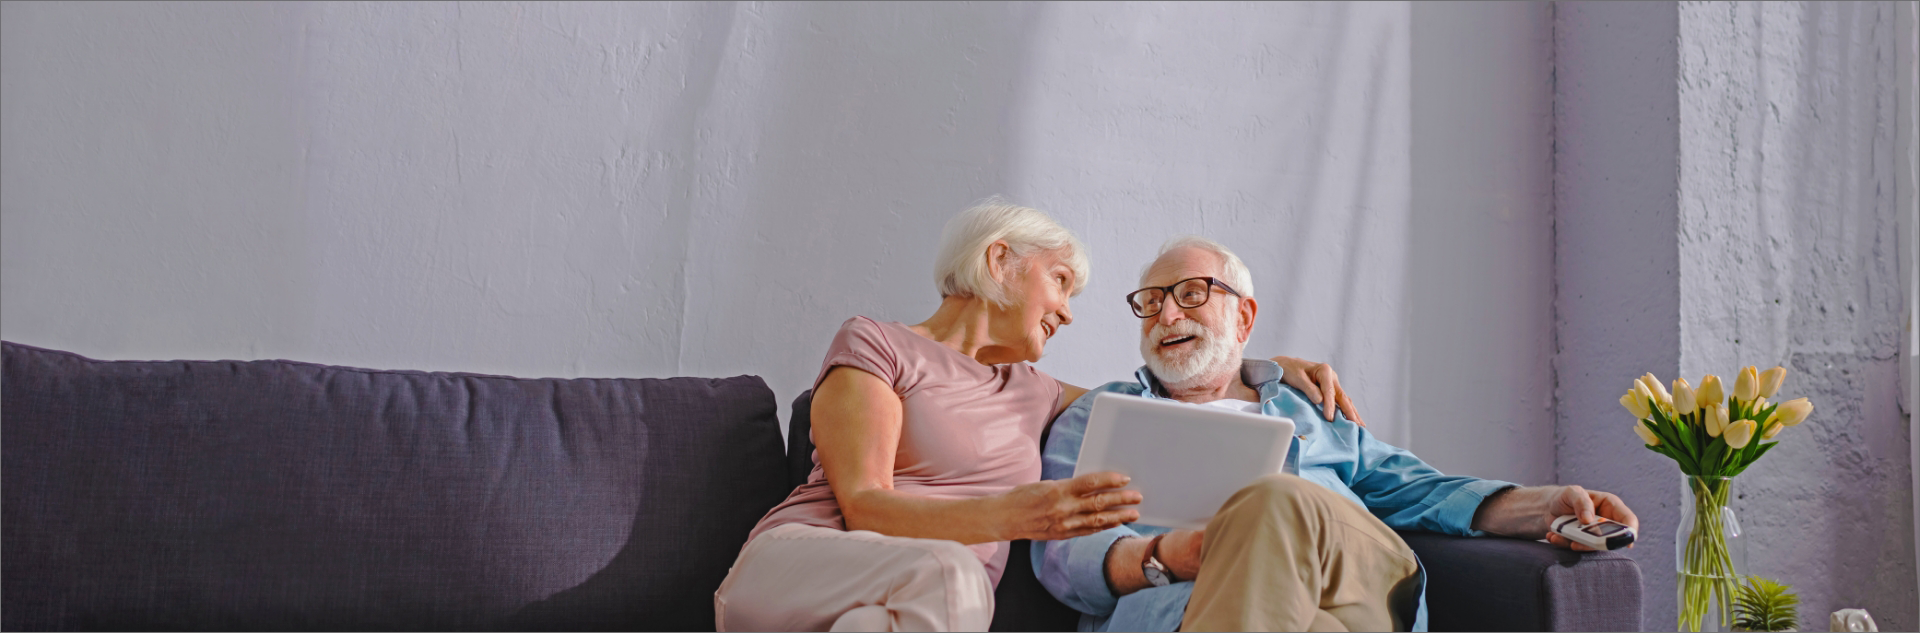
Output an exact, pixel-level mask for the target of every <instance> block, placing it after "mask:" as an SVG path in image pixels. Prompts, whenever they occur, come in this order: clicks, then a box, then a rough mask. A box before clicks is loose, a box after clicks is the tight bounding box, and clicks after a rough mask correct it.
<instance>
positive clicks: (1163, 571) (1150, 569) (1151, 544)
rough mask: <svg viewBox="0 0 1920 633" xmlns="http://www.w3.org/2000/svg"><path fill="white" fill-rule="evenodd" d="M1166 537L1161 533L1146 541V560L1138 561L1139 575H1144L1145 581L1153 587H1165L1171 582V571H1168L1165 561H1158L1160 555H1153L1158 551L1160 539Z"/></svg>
mask: <svg viewBox="0 0 1920 633" xmlns="http://www.w3.org/2000/svg"><path fill="white" fill-rule="evenodd" d="M1166 537H1167V535H1165V534H1161V535H1157V536H1155V537H1153V540H1151V541H1147V558H1146V560H1143V561H1140V573H1141V575H1144V576H1146V577H1147V582H1148V583H1151V584H1152V585H1153V586H1155V587H1165V586H1167V585H1171V584H1173V572H1171V571H1168V570H1167V565H1166V563H1162V562H1160V557H1158V556H1155V555H1154V553H1155V552H1159V551H1160V539H1163V538H1166Z"/></svg>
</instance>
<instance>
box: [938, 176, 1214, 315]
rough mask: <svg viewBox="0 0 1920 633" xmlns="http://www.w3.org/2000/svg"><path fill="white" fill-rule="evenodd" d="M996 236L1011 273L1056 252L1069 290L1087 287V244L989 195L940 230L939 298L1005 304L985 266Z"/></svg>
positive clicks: (999, 286) (1026, 209)
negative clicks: (1004, 248)
mask: <svg viewBox="0 0 1920 633" xmlns="http://www.w3.org/2000/svg"><path fill="white" fill-rule="evenodd" d="M999 240H1006V241H1007V247H1008V249H1009V250H1011V251H1012V261H1010V262H1009V264H1011V266H1010V267H1009V268H1008V269H1007V272H1008V273H1009V274H1012V273H1018V272H1020V271H1022V270H1025V268H1026V260H1027V258H1029V257H1031V256H1033V255H1036V254H1039V253H1043V252H1049V251H1059V252H1060V261H1062V262H1064V263H1065V264H1066V265H1067V268H1068V269H1071V270H1072V271H1073V289H1072V292H1071V294H1072V295H1078V294H1080V291H1081V290H1085V289H1086V287H1087V248H1086V246H1085V245H1083V244H1081V243H1080V238H1077V237H1074V236H1073V232H1072V231H1068V230H1067V228H1066V227H1064V226H1060V223H1059V222H1055V221H1053V218H1052V217H1049V216H1047V214H1046V213H1045V212H1043V211H1040V210H1039V209H1033V208H1029V207H1023V206H1019V205H1014V204H1009V203H1008V202H1007V201H1005V200H1002V199H1000V198H999V197H993V198H988V199H986V200H984V201H981V202H980V204H977V205H974V207H973V208H971V209H967V210H965V211H961V212H960V214H959V215H957V216H954V218H953V219H952V220H949V221H948V222H947V228H946V230H943V231H941V232H940V253H939V255H937V256H935V258H934V260H933V285H934V287H935V288H937V289H939V291H940V297H941V298H946V297H949V296H961V297H979V298H981V299H986V300H987V301H991V302H993V303H995V304H999V305H1007V296H1006V291H1005V289H1004V288H1003V287H1002V284H1001V283H999V282H995V281H994V280H993V275H991V274H989V273H988V270H987V247H988V246H990V245H992V244H993V243H994V242H996V241H999ZM1229 283H1231V282H1229Z"/></svg>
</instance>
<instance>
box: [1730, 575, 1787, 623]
mask: <svg viewBox="0 0 1920 633" xmlns="http://www.w3.org/2000/svg"><path fill="white" fill-rule="evenodd" d="M1792 589H1793V588H1792V587H1789V586H1787V585H1783V584H1780V583H1777V582H1774V581H1771V580H1767V579H1765V578H1761V577H1759V576H1747V578H1746V583H1745V584H1742V585H1741V586H1740V591H1739V594H1738V595H1737V596H1735V597H1734V599H1733V630H1735V631H1796V630H1799V629H1798V627H1799V625H1800V612H1799V607H1798V605H1799V604H1800V596H1797V595H1794V593H1793V591H1792Z"/></svg>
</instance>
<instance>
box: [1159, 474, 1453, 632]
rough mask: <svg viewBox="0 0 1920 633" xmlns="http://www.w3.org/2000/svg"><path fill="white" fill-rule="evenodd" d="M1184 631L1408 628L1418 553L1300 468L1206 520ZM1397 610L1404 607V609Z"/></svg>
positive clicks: (1263, 482) (1243, 494)
mask: <svg viewBox="0 0 1920 633" xmlns="http://www.w3.org/2000/svg"><path fill="white" fill-rule="evenodd" d="M1200 556H1201V558H1200V560H1201V565H1200V577H1199V578H1196V579H1194V583H1193V598H1192V600H1191V601H1189V602H1188V603H1187V612H1186V615H1185V617H1184V619H1182V620H1181V623H1180V630H1182V631H1405V630H1408V629H1409V628H1410V627H1412V626H1413V622H1412V621H1410V620H1407V619H1405V617H1403V616H1402V614H1403V613H1404V614H1407V616H1406V617H1411V613H1412V609H1411V607H1410V605H1412V604H1413V601H1414V600H1417V599H1418V596H1417V595H1416V592H1417V591H1418V590H1419V586H1418V583H1417V582H1415V577H1416V576H1417V574H1418V572H1419V563H1418V562H1416V560H1415V558H1414V555H1413V550H1412V549H1410V548H1408V547H1407V544H1406V542H1405V541H1402V540H1400V536H1399V535H1398V534H1394V533H1393V530H1392V529H1389V528H1388V527H1387V526H1386V524H1384V523H1381V522H1380V519H1378V518H1375V517H1374V516H1373V514H1371V513H1369V512H1367V510H1366V509H1365V508H1362V507H1360V505H1359V504H1357V503H1354V502H1353V501H1352V500H1349V499H1347V498H1345V497H1342V496H1340V495H1339V494H1338V493H1335V492H1333V491H1331V490H1328V489H1326V487H1324V486H1321V485H1319V484H1316V483H1313V482H1311V481H1307V480H1305V479H1301V478H1299V477H1297V476H1294V475H1269V476H1266V477H1262V478H1260V479H1259V480H1258V481H1256V482H1254V484H1253V485H1250V486H1247V487H1246V488H1243V489H1241V490H1240V492H1238V493H1235V494H1234V495H1233V498H1232V499H1229V500H1228V501H1227V503H1226V504H1225V505H1223V506H1221V508H1220V513H1219V514H1217V515H1215V516H1214V517H1213V520H1212V521H1210V522H1208V523H1207V536H1206V539H1205V540H1204V541H1202V543H1201V554H1200ZM1396 607H1398V608H1396Z"/></svg>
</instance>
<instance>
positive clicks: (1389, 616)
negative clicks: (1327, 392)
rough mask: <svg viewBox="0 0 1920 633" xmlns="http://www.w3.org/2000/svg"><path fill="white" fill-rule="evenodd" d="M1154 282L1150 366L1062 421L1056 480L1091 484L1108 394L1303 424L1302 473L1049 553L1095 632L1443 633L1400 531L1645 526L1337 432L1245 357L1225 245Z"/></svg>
mask: <svg viewBox="0 0 1920 633" xmlns="http://www.w3.org/2000/svg"><path fill="white" fill-rule="evenodd" d="M1141 285H1142V286H1144V287H1143V288H1141V289H1140V290H1137V291H1135V292H1133V293H1131V294H1129V295H1128V296H1127V301H1128V303H1129V304H1131V305H1132V307H1133V312H1134V315H1135V316H1138V317H1140V353H1141V356H1143V357H1144V358H1145V359H1146V366H1145V367H1142V368H1140V369H1139V370H1138V371H1136V372H1135V373H1134V380H1131V381H1119V382H1112V383H1108V384H1106V385H1104V386H1102V387H1100V388H1099V389H1095V390H1093V391H1092V392H1089V393H1088V394H1086V396H1084V397H1082V398H1080V399H1078V400H1076V401H1075V402H1074V404H1073V405H1072V406H1071V407H1069V408H1068V409H1067V410H1066V411H1065V412H1063V413H1061V414H1060V417H1059V418H1058V419H1057V420H1056V421H1055V422H1054V425H1053V429H1052V430H1051V431H1050V432H1049V436H1048V440H1047V443H1046V447H1045V455H1044V461H1043V476H1044V477H1045V478H1047V479H1064V478H1068V477H1071V476H1072V475H1073V469H1074V460H1076V459H1077V458H1078V456H1079V454H1080V444H1081V441H1082V440H1083V439H1084V437H1085V434H1086V424H1087V414H1088V412H1089V410H1090V409H1091V408H1092V406H1093V396H1094V394H1096V393H1099V392H1103V391H1111V392H1118V393H1124V394H1129V395H1139V396H1145V397H1149V398H1166V399H1172V400H1176V401H1179V402H1186V403H1190V404H1193V405H1196V406H1215V407H1222V408H1226V409H1232V410H1239V411H1250V412H1259V413H1264V414H1266V415H1274V416H1285V417H1289V418H1292V419H1293V420H1294V422H1295V424H1296V425H1297V427H1296V430H1295V433H1297V435H1296V436H1295V438H1294V440H1293V447H1292V451H1291V452H1290V453H1289V454H1288V457H1287V464H1286V467H1285V469H1284V471H1285V472H1284V473H1280V474H1275V475H1269V476H1267V477H1262V478H1261V479H1259V480H1258V481H1255V482H1253V483H1252V485H1249V486H1247V487H1246V488H1244V489H1242V490H1240V491H1239V492H1238V493H1236V494H1235V495H1234V496H1233V497H1232V498H1231V499H1230V500H1228V501H1227V503H1226V504H1225V505H1223V506H1221V508H1220V512H1219V513H1218V514H1217V515H1215V516H1214V518H1213V519H1212V521H1210V522H1208V524H1207V527H1206V529H1205V530H1198V531H1196V530H1168V529H1166V528H1163V527H1158V526H1150V525H1139V524H1133V525H1125V526H1120V527H1116V528H1112V529H1109V530H1107V531H1104V532H1100V533H1097V534H1093V535H1090V536H1083V537H1079V538H1074V539H1069V540H1064V541H1036V542H1034V544H1033V564H1034V567H1035V571H1036V572H1037V573H1038V575H1039V577H1040V581H1041V583H1042V584H1044V585H1046V587H1047V589H1048V590H1049V591H1051V592H1052V593H1053V595H1054V597H1056V598H1059V599H1060V600H1061V601H1062V602H1064V603H1066V604H1067V605H1069V606H1072V607H1073V608H1075V609H1077V610H1079V611H1080V612H1081V613H1082V614H1084V615H1083V616H1082V618H1081V630H1092V631H1108V630H1117V631H1172V630H1175V627H1179V628H1180V630H1186V631H1232V630H1248V631H1342V630H1351V631H1385V630H1396V631H1404V630H1416V631H1418V630H1425V628H1426V605H1425V598H1424V591H1425V574H1424V573H1423V572H1422V571H1421V569H1420V564H1419V561H1418V560H1417V559H1416V558H1415V557H1414V553H1413V551H1412V550H1411V549H1409V548H1408V547H1407V545H1406V543H1405V542H1403V541H1401V540H1400V537H1399V536H1398V535H1397V534H1395V533H1394V529H1396V528H1397V529H1416V530H1429V531H1434V532H1441V533H1446V534H1457V535H1466V536H1485V535H1497V536H1508V537H1515V538H1527V539H1539V538H1542V537H1546V538H1547V539H1548V540H1549V541H1550V542H1553V543H1555V544H1556V545H1560V546H1562V547H1568V546H1571V547H1574V548H1576V549H1586V548H1585V547H1584V546H1580V545H1577V544H1572V543H1569V542H1567V541H1566V540H1565V539H1562V538H1561V537H1560V536H1558V535H1550V534H1549V533H1548V530H1547V525H1548V522H1550V521H1551V520H1553V519H1554V518H1555V517H1558V516H1564V515H1569V514H1571V515H1577V516H1579V517H1580V519H1581V520H1582V522H1584V523H1592V522H1594V521H1597V520H1598V519H1599V517H1606V518H1610V519H1613V520H1615V521H1619V522H1621V523H1625V524H1627V525H1631V526H1634V527H1636V528H1637V527H1638V524H1639V521H1638V519H1636V518H1635V517H1634V515H1633V512H1632V511H1631V510H1629V509H1628V508H1627V506H1626V504H1625V503H1622V502H1621V500H1620V498H1619V497H1616V496H1614V495H1611V494H1608V493H1604V492H1596V491H1589V490H1585V489H1582V488H1581V487H1579V486H1539V487H1519V486H1516V485H1514V484H1510V483H1507V482H1502V481H1493V480H1486V479H1477V478H1474V477H1461V476H1448V475H1443V474H1441V473H1440V472H1439V471H1437V470H1434V469H1433V467H1431V466H1428V465H1427V464H1426V463H1425V462H1422V461H1420V458H1418V457H1415V456H1414V455H1413V453H1409V452H1407V451H1406V450H1404V449H1401V448H1397V447H1394V446H1389V445H1387V444H1385V443H1383V442H1381V441H1379V440H1378V439H1376V438H1374V437H1373V436H1372V434H1370V433H1368V432H1367V431H1366V429H1365V428H1362V427H1361V426H1359V425H1356V424H1354V423H1352V422H1350V421H1348V420H1347V418H1346V417H1345V416H1342V415H1334V416H1332V419H1331V421H1328V420H1323V419H1322V417H1321V416H1322V415H1323V414H1322V412H1321V411H1320V410H1319V409H1318V408H1317V407H1316V406H1315V405H1314V404H1312V403H1310V402H1308V401H1307V400H1306V399H1305V398H1304V397H1302V394H1301V393H1300V392H1298V391H1296V390H1294V389H1293V388H1292V387H1288V386H1286V385H1284V384H1282V383H1281V382H1280V368H1279V366H1278V365H1275V364H1274V363H1273V362H1272V361H1267V360H1243V359H1242V358H1241V349H1242V347H1243V346H1245V344H1246V342H1247V338H1248V336H1249V335H1250V334H1251V333H1252V332H1253V324H1254V317H1255V316H1257V315H1258V314H1259V304H1258V303H1256V302H1255V301H1254V298H1253V281H1252V279H1251V277H1250V275H1249V274H1248V273H1247V268H1246V265H1245V264H1242V263H1241V261H1240V258H1239V257H1236V256H1234V254H1233V253H1232V252H1231V251H1229V250H1227V249H1226V248H1225V247H1223V246H1221V245H1220V244H1218V243H1215V242H1213V241H1212V240H1208V239H1205V238H1200V237H1191V236H1189V237H1181V238H1175V239H1174V240H1172V241H1169V242H1168V243H1167V245H1166V246H1164V247H1162V248H1161V251H1160V256H1159V258H1158V259H1156V260H1154V262H1153V264H1152V265H1150V266H1148V267H1147V270H1146V272H1145V273H1144V274H1143V275H1142V276H1141ZM1193 466H1194V467H1195V468H1204V467H1205V465H1204V464H1194V465H1193Z"/></svg>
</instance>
